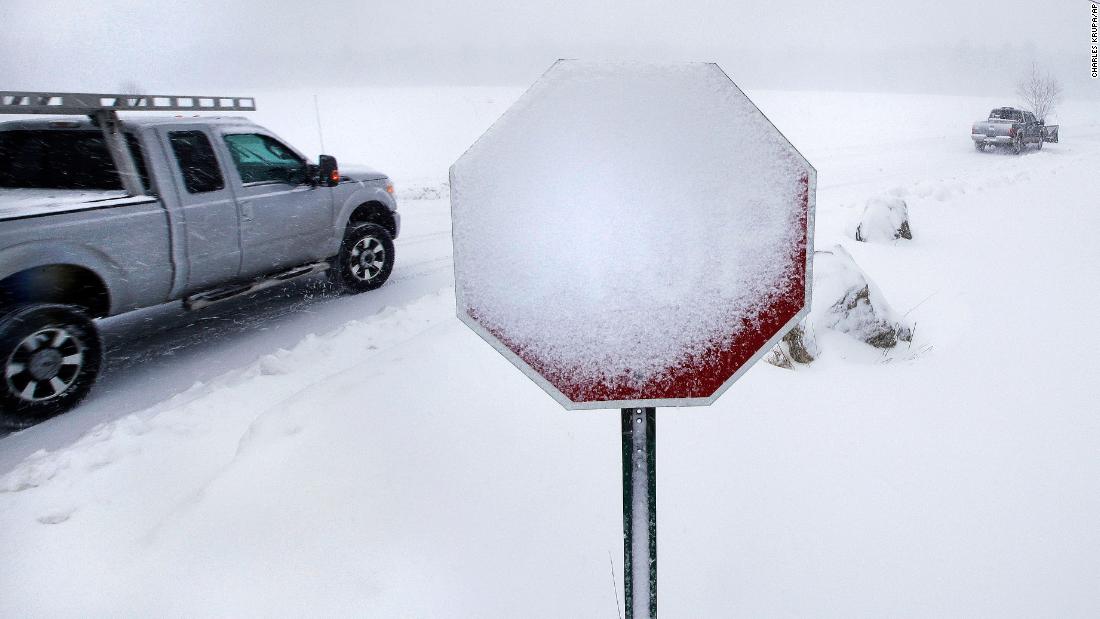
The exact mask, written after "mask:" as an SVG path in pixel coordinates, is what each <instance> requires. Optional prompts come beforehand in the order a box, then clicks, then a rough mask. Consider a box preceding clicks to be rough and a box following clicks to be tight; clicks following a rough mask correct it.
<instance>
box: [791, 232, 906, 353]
mask: <svg viewBox="0 0 1100 619" xmlns="http://www.w3.org/2000/svg"><path fill="white" fill-rule="evenodd" d="M813 286H814V291H813V307H812V308H811V310H810V317H809V319H808V323H809V324H810V325H813V326H815V327H818V328H829V329H834V330H836V331H840V332H841V333H847V334H848V335H851V336H852V337H854V338H856V339H858V340H861V341H863V342H866V343H868V344H870V345H871V346H875V347H877V348H893V347H894V346H895V345H897V343H898V340H902V341H909V340H911V339H912V327H911V326H910V325H909V324H908V323H907V322H906V321H905V319H904V317H903V316H900V315H898V314H897V312H895V311H894V309H893V308H892V307H890V304H889V303H887V301H886V298H885V297H883V295H882V291H881V290H879V288H878V286H876V285H875V283H874V282H873V281H871V278H869V277H867V274H866V273H864V272H863V270H862V269H860V268H859V265H857V264H856V262H855V260H853V259H852V255H851V254H849V253H848V251H847V250H845V249H844V248H843V247H841V246H840V245H836V246H834V247H833V248H831V249H828V250H824V251H816V252H814V284H813Z"/></svg>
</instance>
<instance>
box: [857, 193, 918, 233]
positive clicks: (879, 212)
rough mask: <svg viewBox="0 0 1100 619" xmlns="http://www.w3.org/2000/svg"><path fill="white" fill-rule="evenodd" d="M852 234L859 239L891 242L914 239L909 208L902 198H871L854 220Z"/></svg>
mask: <svg viewBox="0 0 1100 619" xmlns="http://www.w3.org/2000/svg"><path fill="white" fill-rule="evenodd" d="M852 236H853V237H855V239H856V240H857V241H865V242H872V243H876V242H877V243H889V242H892V241H896V240H897V239H912V238H913V233H912V231H911V230H910V229H909V208H908V206H907V205H906V204H905V200H902V199H901V198H871V199H870V200H868V201H867V205H866V206H865V207H863V213H862V214H861V215H860V217H859V220H858V221H856V222H854V224H853V231H852Z"/></svg>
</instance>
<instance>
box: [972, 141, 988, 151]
mask: <svg viewBox="0 0 1100 619" xmlns="http://www.w3.org/2000/svg"><path fill="white" fill-rule="evenodd" d="M974 150H976V151H978V152H979V153H984V152H985V144H982V143H981V142H974Z"/></svg>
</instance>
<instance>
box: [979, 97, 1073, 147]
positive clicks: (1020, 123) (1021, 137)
mask: <svg viewBox="0 0 1100 619" xmlns="http://www.w3.org/2000/svg"><path fill="white" fill-rule="evenodd" d="M970 139H972V140H973V141H974V148H976V149H977V150H978V151H984V150H985V148H986V147H987V146H1002V147H1006V148H1011V149H1012V151H1013V152H1014V153H1016V154H1017V155H1018V154H1020V153H1022V152H1023V151H1024V149H1025V148H1027V145H1028V144H1035V146H1036V148H1037V149H1039V150H1042V148H1043V143H1044V142H1057V141H1058V125H1047V124H1046V123H1045V122H1044V121H1042V120H1036V119H1035V115H1034V114H1032V113H1031V112H1027V111H1024V110H1018V109H1016V108H1013V107H999V108H995V109H994V110H993V111H991V112H990V113H989V118H987V119H985V120H979V121H978V122H976V123H974V125H973V126H972V127H971V128H970Z"/></svg>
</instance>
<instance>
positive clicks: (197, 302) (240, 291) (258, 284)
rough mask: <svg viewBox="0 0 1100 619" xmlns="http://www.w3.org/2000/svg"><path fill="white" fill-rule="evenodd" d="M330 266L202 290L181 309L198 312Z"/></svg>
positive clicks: (298, 269) (307, 266) (304, 267)
mask: <svg viewBox="0 0 1100 619" xmlns="http://www.w3.org/2000/svg"><path fill="white" fill-rule="evenodd" d="M330 266H332V265H330V264H329V263H328V261H323V262H315V263H313V264H304V265H302V266H299V267H294V268H293V269H288V270H286V271H282V272H280V273H276V274H274V275H268V276H267V277H263V278H260V279H257V280H255V281H253V282H250V283H247V284H237V285H234V286H222V287H221V288H213V289H211V290H204V291H202V292H198V293H195V294H193V295H191V296H189V297H185V298H184V299H183V307H184V309H187V310H199V309H202V308H204V307H209V306H211V305H214V304H215V303H221V302H222V301H228V300H230V299H236V298H238V297H243V296H245V295H249V294H252V293H254V292H259V291H260V290H263V289H265V288H271V287H272V286H278V285H280V284H285V283H286V282H289V281H290V280H292V279H298V278H299V277H308V276H310V275H316V274H318V273H321V272H324V271H327V270H328V269H329V267H330Z"/></svg>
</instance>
